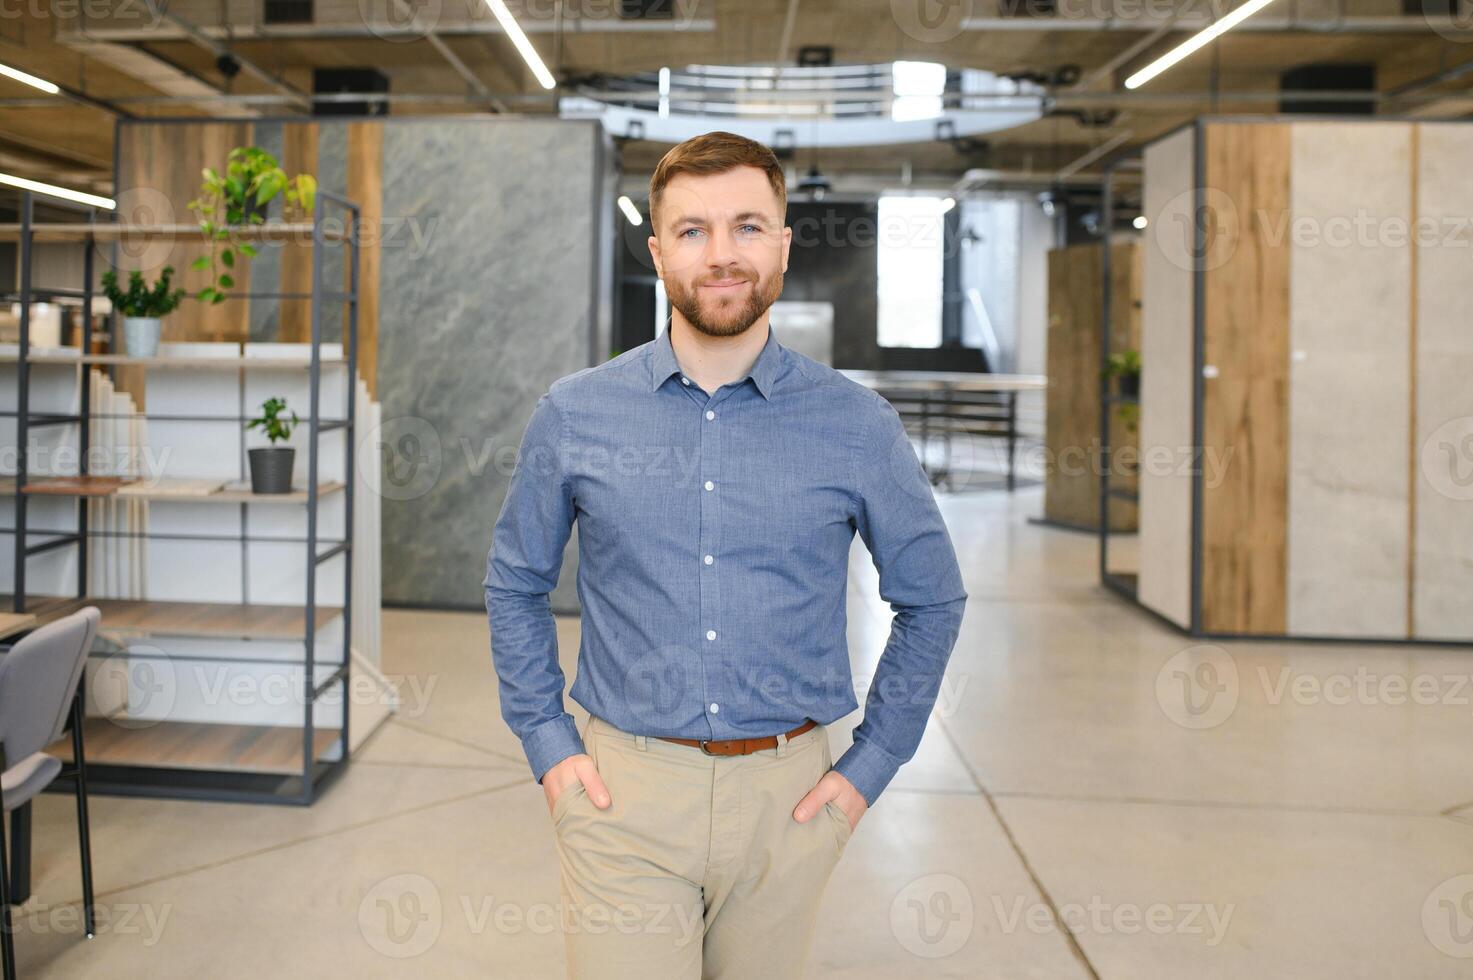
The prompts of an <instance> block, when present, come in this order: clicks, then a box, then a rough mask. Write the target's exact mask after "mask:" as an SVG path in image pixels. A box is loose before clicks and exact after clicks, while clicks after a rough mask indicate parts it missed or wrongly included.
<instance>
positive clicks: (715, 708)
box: [711, 701, 721, 715]
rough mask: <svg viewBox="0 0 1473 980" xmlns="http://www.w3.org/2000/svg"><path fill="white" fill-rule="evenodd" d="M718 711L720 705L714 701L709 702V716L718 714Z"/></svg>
mask: <svg viewBox="0 0 1473 980" xmlns="http://www.w3.org/2000/svg"><path fill="white" fill-rule="evenodd" d="M720 710H721V705H719V704H717V703H716V702H715V701H712V702H711V714H713V715H714V714H715V713H716V712H718V711H720Z"/></svg>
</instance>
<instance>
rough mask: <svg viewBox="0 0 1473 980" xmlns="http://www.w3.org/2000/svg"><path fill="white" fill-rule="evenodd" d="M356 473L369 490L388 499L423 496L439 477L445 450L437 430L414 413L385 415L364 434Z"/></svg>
mask: <svg viewBox="0 0 1473 980" xmlns="http://www.w3.org/2000/svg"><path fill="white" fill-rule="evenodd" d="M357 457H358V475H359V476H360V477H362V479H363V481H364V484H365V485H366V486H367V487H368V491H369V493H376V494H378V495H379V496H380V497H383V498H385V499H388V500H414V499H415V498H418V497H422V496H424V495H425V494H426V493H429V491H430V490H431V489H432V488H433V487H434V486H435V484H436V483H437V482H439V479H440V469H441V467H442V466H443V465H444V453H443V452H442V450H441V447H440V434H439V432H437V431H435V427H434V426H433V425H431V424H430V423H429V422H428V421H427V420H425V419H422V418H420V417H418V416H415V415H400V416H396V417H395V418H389V419H384V420H383V421H382V422H380V423H379V424H378V425H376V426H374V427H373V428H372V429H370V430H369V431H368V433H367V434H366V435H365V436H364V437H363V442H362V444H361V445H360V446H359V449H358V452H357Z"/></svg>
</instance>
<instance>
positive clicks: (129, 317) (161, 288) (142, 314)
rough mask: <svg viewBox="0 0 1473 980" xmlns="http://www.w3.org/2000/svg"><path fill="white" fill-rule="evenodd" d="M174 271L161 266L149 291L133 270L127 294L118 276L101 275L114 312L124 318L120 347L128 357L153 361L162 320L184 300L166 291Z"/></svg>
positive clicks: (177, 291)
mask: <svg viewBox="0 0 1473 980" xmlns="http://www.w3.org/2000/svg"><path fill="white" fill-rule="evenodd" d="M173 275H174V267H173V266H170V265H166V266H164V268H163V269H162V270H161V271H160V272H159V278H158V281H157V282H155V283H154V284H153V286H152V287H149V286H148V285H147V284H145V283H144V281H143V273H142V272H139V271H137V270H136V269H135V270H134V271H133V272H131V273H129V274H128V288H127V290H126V291H124V290H123V289H120V288H119V287H118V274H117V272H116V271H115V270H113V269H108V270H107V271H106V272H104V273H103V274H102V289H103V292H104V293H105V294H106V295H107V298H108V300H109V301H110V302H111V303H112V305H113V309H114V310H116V311H117V312H119V313H121V314H122V315H123V346H124V349H125V350H126V351H127V352H128V356H129V357H153V356H154V355H155V354H156V353H158V349H159V332H160V330H161V326H162V324H161V319H162V318H163V317H165V316H168V315H169V314H170V313H172V312H174V309H175V308H176V307H178V305H179V301H180V300H181V299H183V298H184V290H183V289H175V290H172V291H171V290H170V289H169V285H170V283H169V280H170V278H171V277H172V276H173Z"/></svg>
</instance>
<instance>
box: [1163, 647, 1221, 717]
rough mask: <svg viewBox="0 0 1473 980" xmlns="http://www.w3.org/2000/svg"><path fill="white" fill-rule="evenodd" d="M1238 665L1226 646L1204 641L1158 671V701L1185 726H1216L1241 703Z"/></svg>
mask: <svg viewBox="0 0 1473 980" xmlns="http://www.w3.org/2000/svg"><path fill="white" fill-rule="evenodd" d="M1238 686H1239V680H1238V665H1237V663H1236V662H1235V661H1234V660H1233V658H1232V655H1231V654H1230V653H1228V652H1227V651H1226V650H1224V649H1223V648H1222V647H1218V646H1212V645H1210V644H1202V645H1199V646H1191V647H1187V648H1186V649H1185V650H1182V651H1181V652H1179V653H1177V654H1176V655H1175V656H1173V657H1172V658H1171V659H1170V660H1168V661H1166V663H1164V664H1162V665H1161V669H1160V670H1159V671H1157V673H1156V703H1157V704H1159V705H1160V706H1161V710H1162V712H1164V713H1165V715H1166V717H1167V718H1170V719H1171V720H1172V721H1173V722H1175V723H1176V724H1178V725H1180V726H1181V727H1183V728H1191V729H1197V730H1200V729H1206V728H1216V727H1217V726H1218V725H1221V724H1222V723H1223V722H1225V721H1227V720H1228V719H1229V718H1231V717H1232V714H1233V711H1234V710H1235V709H1236V708H1237V706H1238Z"/></svg>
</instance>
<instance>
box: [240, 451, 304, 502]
mask: <svg viewBox="0 0 1473 980" xmlns="http://www.w3.org/2000/svg"><path fill="white" fill-rule="evenodd" d="M296 453H297V450H296V448H295V447H293V446H270V447H266V446H263V447H260V448H258V449H248V450H246V454H247V455H248V456H249V457H250V461H251V490H252V491H253V492H255V493H291V490H292V462H293V460H294V459H295V457H296Z"/></svg>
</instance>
